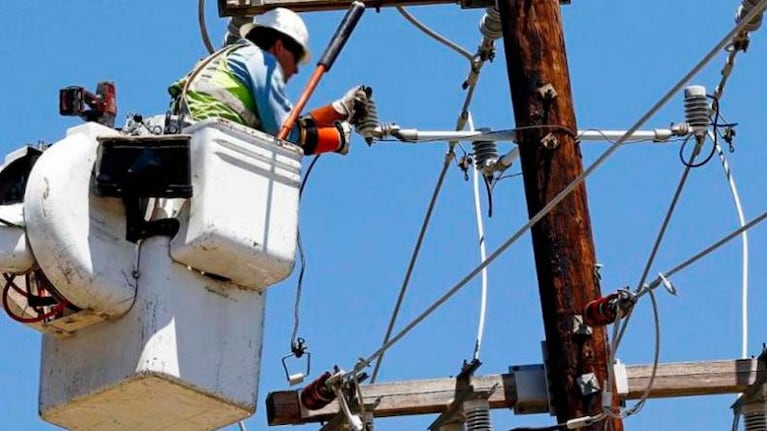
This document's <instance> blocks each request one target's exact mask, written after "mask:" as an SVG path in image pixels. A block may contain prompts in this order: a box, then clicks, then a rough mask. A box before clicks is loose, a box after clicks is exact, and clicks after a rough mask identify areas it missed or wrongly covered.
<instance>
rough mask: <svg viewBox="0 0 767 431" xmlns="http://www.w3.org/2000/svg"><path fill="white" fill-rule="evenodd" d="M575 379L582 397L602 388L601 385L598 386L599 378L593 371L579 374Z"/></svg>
mask: <svg viewBox="0 0 767 431" xmlns="http://www.w3.org/2000/svg"><path fill="white" fill-rule="evenodd" d="M575 381H576V383H578V389H580V391H581V394H582V395H583V396H584V397H586V396H589V395H594V394H596V393H597V392H599V391H601V390H602V387H601V386H599V379H598V378H597V375H596V374H594V373H586V374H581V375H580V376H578V378H576V379H575Z"/></svg>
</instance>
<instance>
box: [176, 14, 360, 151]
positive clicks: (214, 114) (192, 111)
mask: <svg viewBox="0 0 767 431" xmlns="http://www.w3.org/2000/svg"><path fill="white" fill-rule="evenodd" d="M240 36H241V37H242V39H240V40H238V41H237V42H235V43H234V44H231V45H228V46H226V47H224V48H223V49H221V50H219V51H218V52H216V53H214V54H211V55H210V56H209V57H208V58H206V59H205V60H203V61H202V62H200V63H199V64H198V65H197V67H195V69H194V70H193V71H192V72H190V73H189V74H188V75H187V76H186V77H184V78H182V79H181V80H179V81H177V82H176V83H174V84H173V85H171V87H170V88H169V89H168V91H169V92H170V94H171V96H172V97H173V98H174V103H173V110H174V111H175V113H176V114H182V115H189V116H191V118H192V120H195V121H199V120H204V119H206V118H225V119H228V120H231V121H234V122H237V123H239V124H244V125H246V126H249V127H252V128H254V129H258V130H261V131H263V132H266V133H269V134H271V135H277V133H278V132H279V129H280V126H282V124H283V123H284V121H285V119H286V118H287V117H288V114H289V112H290V110H291V109H292V108H293V106H292V104H291V103H290V101H289V100H288V98H287V96H286V94H285V84H286V83H287V82H288V80H289V79H290V78H291V77H292V76H293V75H295V74H296V73H298V64H299V63H300V64H306V63H308V62H309V59H310V56H311V54H310V52H309V33H308V31H307V29H306V25H305V24H304V22H303V20H302V19H301V17H299V16H298V15H297V14H296V13H295V12H293V11H291V10H289V9H285V8H276V9H272V10H270V11H268V12H266V13H264V14H262V15H258V16H256V17H255V20H254V22H252V23H247V24H245V25H243V26H242V27H241V28H240ZM367 100H368V99H367V93H366V92H365V88H364V87H363V86H357V87H354V88H352V89H351V90H349V91H348V92H347V93H346V94H345V95H344V96H343V97H342V98H340V99H338V100H336V101H334V102H333V103H331V104H329V105H327V106H324V107H322V108H319V109H315V110H314V111H312V112H311V113H310V114H309V115H308V116H305V117H303V118H301V119H300V120H299V121H298V122H297V125H296V126H294V127H293V129H292V130H291V132H290V134H289V135H288V138H287V139H288V140H289V141H291V142H293V143H296V144H298V145H299V146H301V147H302V148H303V150H304V154H319V153H325V152H331V151H334V152H337V153H341V154H346V153H348V151H349V141H350V138H351V129H352V126H353V125H355V124H358V123H359V122H360V121H362V120H363V119H364V117H365V116H366V115H367Z"/></svg>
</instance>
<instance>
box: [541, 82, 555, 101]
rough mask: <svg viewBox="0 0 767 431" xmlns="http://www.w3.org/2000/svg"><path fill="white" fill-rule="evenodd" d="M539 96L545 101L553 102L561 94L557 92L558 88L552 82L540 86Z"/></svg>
mask: <svg viewBox="0 0 767 431" xmlns="http://www.w3.org/2000/svg"><path fill="white" fill-rule="evenodd" d="M537 91H538V97H540V98H541V100H543V101H544V102H551V101H552V100H554V99H556V98H557V96H558V95H559V94H557V90H556V89H555V88H554V86H553V85H551V84H544V85H542V86H540V87H538V90H537Z"/></svg>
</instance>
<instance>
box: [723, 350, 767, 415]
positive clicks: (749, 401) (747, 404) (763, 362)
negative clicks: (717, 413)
mask: <svg viewBox="0 0 767 431" xmlns="http://www.w3.org/2000/svg"><path fill="white" fill-rule="evenodd" d="M757 361H758V365H757V370H758V371H760V373H759V374H758V376H759V377H758V378H757V379H756V381H755V382H754V383H752V384H751V385H750V386H749V387H748V388H746V390H745V391H743V394H741V396H740V398H738V400H737V401H735V403H733V405H732V409H733V410H734V411H735V412H736V413H739V414H743V413H748V412H749V410H751V408H752V407H753V406H755V405H756V406H764V405H765V404H766V403H767V373H766V372H765V371H767V348H765V347H764V346H762V353H761V354H759V357H758V358H757ZM761 409H762V410H764V407H761Z"/></svg>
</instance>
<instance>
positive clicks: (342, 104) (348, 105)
mask: <svg viewBox="0 0 767 431" xmlns="http://www.w3.org/2000/svg"><path fill="white" fill-rule="evenodd" d="M370 91H371V90H370V87H365V86H364V85H359V86H356V87H353V88H351V89H350V90H349V91H347V92H346V94H344V96H343V97H342V98H340V99H338V100H336V101H335V102H333V103H331V106H332V107H333V110H335V111H336V112H337V113H338V114H339V115H343V116H344V119H345V120H346V121H348V122H349V123H350V124H352V125H354V124H357V123H358V122H359V121H360V120H362V119H363V118H365V116H367V106H368V93H369V92H370Z"/></svg>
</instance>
